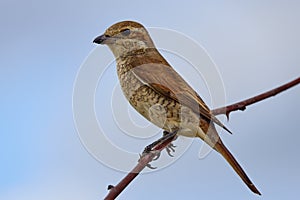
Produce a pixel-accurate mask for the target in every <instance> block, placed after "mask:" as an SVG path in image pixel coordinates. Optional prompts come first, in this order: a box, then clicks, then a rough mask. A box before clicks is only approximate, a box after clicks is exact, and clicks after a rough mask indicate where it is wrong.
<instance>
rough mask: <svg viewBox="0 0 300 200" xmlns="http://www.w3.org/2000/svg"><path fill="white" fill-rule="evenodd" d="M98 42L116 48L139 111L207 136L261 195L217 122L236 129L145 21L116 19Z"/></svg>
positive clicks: (121, 74)
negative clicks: (182, 71)
mask: <svg viewBox="0 0 300 200" xmlns="http://www.w3.org/2000/svg"><path fill="white" fill-rule="evenodd" d="M174 42H176V41H174ZM93 43H96V44H101V45H107V46H108V47H109V48H110V50H111V51H112V53H113V55H114V57H115V59H116V65H117V66H116V67H117V74H118V79H119V82H120V85H121V89H122V92H123V94H124V95H125V97H126V99H127V100H128V101H129V103H130V104H131V106H132V107H133V108H134V109H135V110H136V111H137V112H139V113H140V114H141V115H142V116H144V117H145V118H146V119H147V120H149V121H150V122H152V123H153V124H155V125H156V126H158V127H159V128H161V129H163V130H164V131H166V132H169V133H174V132H176V135H178V136H186V137H197V138H200V139H202V140H203V141H204V142H206V143H207V144H208V145H209V146H210V147H212V148H213V149H214V150H216V151H217V152H218V153H220V154H221V155H222V156H223V157H224V158H225V160H226V161H227V162H228V163H229V164H230V165H231V167H232V168H233V169H234V171H235V172H236V173H237V174H238V175H239V176H240V178H241V179H242V180H243V181H244V183H245V184H246V185H247V186H248V188H249V189H250V190H251V191H252V192H254V193H255V194H258V195H261V193H260V192H259V190H258V189H257V188H256V187H255V185H254V184H253V183H252V181H251V180H250V178H249V177H248V176H247V174H246V172H245V171H244V170H243V168H242V167H241V166H240V164H239V163H238V161H237V160H236V159H235V158H234V156H233V155H232V154H231V152H230V151H229V150H228V149H227V148H226V146H225V145H224V143H223V142H222V140H221V138H220V136H219V134H218V132H217V130H216V126H215V125H218V126H220V127H221V128H223V129H225V130H226V131H228V132H229V133H231V132H230V130H229V129H228V128H226V127H225V126H224V125H223V124H222V123H221V122H220V121H219V120H218V119H217V118H216V117H215V116H214V115H213V114H212V112H211V110H210V109H209V107H208V106H207V105H206V104H205V102H204V101H203V100H202V98H201V97H200V96H199V95H198V94H197V92H196V91H195V90H194V89H193V88H192V87H191V86H190V85H189V84H188V83H187V82H186V81H185V80H184V79H183V78H182V77H181V76H180V75H179V73H177V72H176V71H175V69H174V68H173V67H172V66H171V65H170V64H169V63H168V62H167V60H166V59H165V58H164V57H163V56H162V55H161V54H160V52H159V51H158V50H157V48H156V47H155V44H154V42H153V40H152V39H151V36H150V34H149V33H148V31H147V29H146V28H145V27H144V26H143V25H142V24H141V23H139V22H135V21H121V22H118V23H116V24H113V25H112V26H110V27H109V28H107V29H106V30H105V32H104V34H102V35H100V36H98V37H96V38H95V39H94V40H93Z"/></svg>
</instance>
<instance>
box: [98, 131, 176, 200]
mask: <svg viewBox="0 0 300 200" xmlns="http://www.w3.org/2000/svg"><path fill="white" fill-rule="evenodd" d="M175 138H176V135H173V136H171V137H168V138H167V139H166V140H163V141H162V142H159V143H158V144H156V145H155V146H154V147H152V148H151V151H149V152H148V153H143V155H142V156H141V158H140V160H139V162H138V164H137V165H136V166H135V167H134V168H133V169H132V170H131V172H129V173H128V174H127V175H126V176H125V177H124V178H123V179H122V180H121V181H120V182H119V183H118V184H117V185H116V186H112V185H109V186H108V190H109V193H108V195H107V196H106V197H105V198H104V199H105V200H110V199H115V198H116V197H117V196H118V195H119V194H120V193H121V192H122V191H123V190H124V189H125V188H126V187H127V185H129V183H130V182H131V181H133V179H134V178H135V177H136V176H137V175H139V173H140V172H141V171H142V170H143V169H144V168H145V167H146V166H149V163H150V162H151V161H152V160H153V159H154V158H155V157H156V156H159V154H160V152H161V151H162V150H163V149H164V148H166V147H167V146H168V145H169V144H171V142H172V141H173V140H174V139H175Z"/></svg>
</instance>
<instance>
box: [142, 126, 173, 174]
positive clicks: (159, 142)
mask: <svg viewBox="0 0 300 200" xmlns="http://www.w3.org/2000/svg"><path fill="white" fill-rule="evenodd" d="M176 134H177V131H174V132H171V133H170V132H167V131H164V132H163V137H161V138H160V139H158V140H156V141H155V142H153V143H151V144H150V145H148V146H146V147H145V149H144V151H143V153H142V155H140V159H141V157H143V156H144V155H146V154H148V153H150V152H153V153H154V154H155V157H154V158H153V160H157V159H158V158H159V157H160V151H157V150H156V149H155V147H157V146H159V145H163V144H164V143H165V142H166V141H168V140H170V139H171V140H175V139H176V138H177V135H176ZM175 147H176V146H175V145H173V144H172V143H170V144H168V145H167V146H166V147H165V148H166V151H167V153H168V155H169V156H171V157H174V156H173V155H172V154H171V153H172V152H175ZM147 167H149V168H150V169H155V167H152V166H151V165H150V164H148V165H147Z"/></svg>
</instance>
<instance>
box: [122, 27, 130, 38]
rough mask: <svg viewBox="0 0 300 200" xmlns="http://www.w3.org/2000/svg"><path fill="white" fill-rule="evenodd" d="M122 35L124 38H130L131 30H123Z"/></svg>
mask: <svg viewBox="0 0 300 200" xmlns="http://www.w3.org/2000/svg"><path fill="white" fill-rule="evenodd" d="M121 34H122V35H123V36H128V35H129V34H130V29H128V28H126V29H123V30H121Z"/></svg>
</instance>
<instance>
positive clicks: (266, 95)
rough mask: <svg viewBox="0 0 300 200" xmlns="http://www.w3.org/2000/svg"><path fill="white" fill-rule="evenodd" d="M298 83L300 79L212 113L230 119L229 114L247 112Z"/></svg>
mask: <svg viewBox="0 0 300 200" xmlns="http://www.w3.org/2000/svg"><path fill="white" fill-rule="evenodd" d="M298 83H300V77H298V78H296V79H295V80H293V81H290V82H288V83H286V84H284V85H282V86H279V87H277V88H275V89H273V90H269V91H267V92H264V93H262V94H259V95H257V96H255V97H252V98H249V99H246V100H243V101H240V102H237V103H234V104H231V105H229V106H225V107H221V108H217V109H214V110H212V113H213V114H214V115H220V114H226V116H227V118H229V114H230V113H231V112H232V111H236V110H245V109H246V107H247V106H249V105H251V104H254V103H256V102H259V101H262V100H264V99H267V98H269V97H272V96H275V95H276V94H278V93H280V92H283V91H285V90H287V89H289V88H291V87H293V86H295V85H297V84H298Z"/></svg>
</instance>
